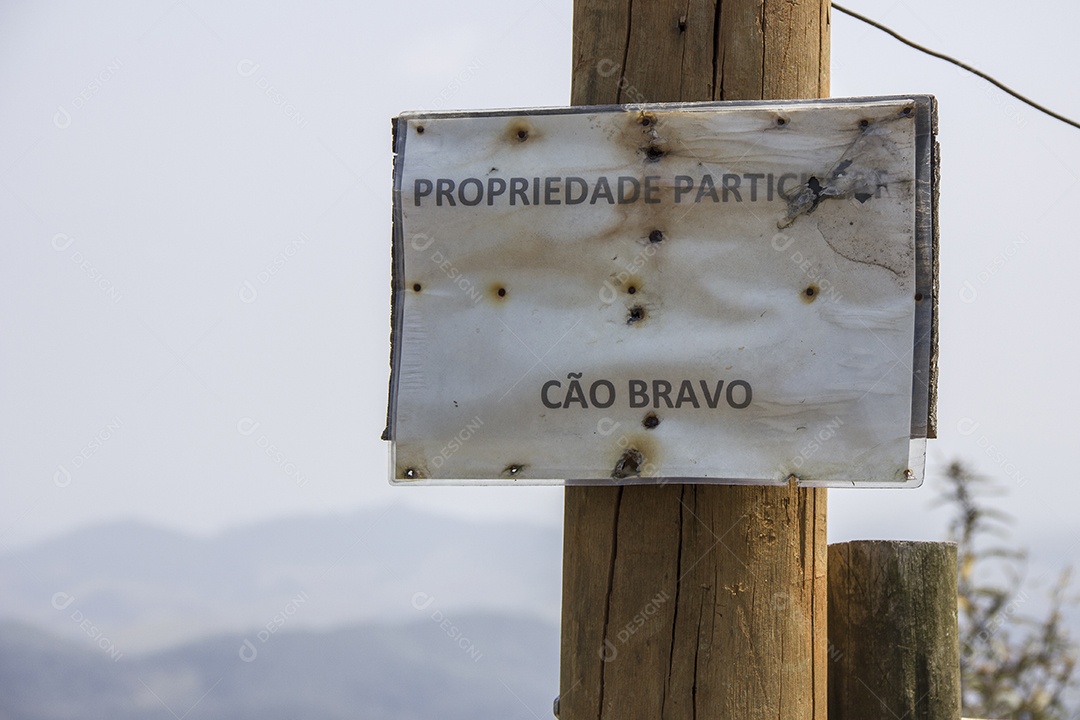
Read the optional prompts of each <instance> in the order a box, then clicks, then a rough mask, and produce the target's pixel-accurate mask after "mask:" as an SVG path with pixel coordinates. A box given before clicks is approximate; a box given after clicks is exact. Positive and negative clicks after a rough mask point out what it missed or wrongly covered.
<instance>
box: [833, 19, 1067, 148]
mask: <svg viewBox="0 0 1080 720" xmlns="http://www.w3.org/2000/svg"><path fill="white" fill-rule="evenodd" d="M832 6H833V7H834V8H836V9H837V10H839V11H840V12H842V13H844V14H845V15H850V16H851V17H853V18H855V19H856V20H861V21H862V22H864V23H866V24H867V25H869V26H870V27H874V28H877V29H878V30H880V31H881V32H883V33H886V34H887V35H892V36H893V37H894V38H896V39H897V40H899V41H900V42H902V43H904V44H905V45H907V46H908V47H913V48H915V49H916V50H918V51H919V52H924V53H926V54H927V55H930V56H932V57H936V58H938V59H939V60H944V61H945V62H949V63H952V64H953V65H955V66H956V67H958V68H962V69H964V70H967V71H968V72H969V73H971V74H972V75H977V76H978V77H981V78H982V79H983V80H985V81H987V82H988V83H990V84H992V85H994V86H996V87H997V88H999V89H1000V90H1003V91H1005V92H1007V93H1008V94H1010V95H1012V96H1013V97H1014V98H1016V99H1017V100H1019V101H1020V102H1022V103H1024V104H1025V105H1030V106H1031V107H1033V108H1035V109H1036V110H1038V111H1039V112H1043V113H1046V114H1047V115H1049V116H1050V117H1052V118H1054V119H1055V120H1060V121H1061V122H1063V123H1065V124H1066V125H1072V126H1073V127H1074V128H1077V129H1080V123H1078V122H1076V121H1075V120H1070V119H1069V118H1067V117H1065V116H1064V115H1059V114H1058V113H1056V112H1054V111H1053V110H1051V109H1050V108H1048V107H1044V106H1042V105H1040V104H1039V103H1037V102H1035V101H1034V100H1029V99H1028V98H1026V97H1024V96H1023V95H1021V94H1020V93H1018V92H1016V91H1015V90H1013V89H1012V88H1009V87H1007V86H1006V85H1004V84H1002V83H1000V82H998V81H997V80H995V79H994V78H992V77H990V76H989V75H987V74H986V73H984V72H982V71H981V70H978V69H976V68H973V67H971V66H970V65H968V64H967V63H964V62H961V61H959V60H957V59H956V58H952V57H949V56H948V55H945V54H944V53H939V52H937V51H936V50H931V49H930V48H928V47H923V46H922V45H920V44H918V43H916V42H913V41H911V40H908V39H907V38H906V37H904V36H902V35H900V34H899V33H897V32H896V31H895V30H892V29H890V28H887V27H885V26H884V25H882V24H881V23H879V22H875V21H873V20H871V19H870V18H868V17H866V16H865V15H860V14H859V13H857V12H854V11H852V10H848V9H847V8H846V7H843V6H841V5H837V4H836V3H833V4H832Z"/></svg>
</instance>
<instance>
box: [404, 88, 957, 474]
mask: <svg viewBox="0 0 1080 720" xmlns="http://www.w3.org/2000/svg"><path fill="white" fill-rule="evenodd" d="M934 124H935V120H934V103H933V99H932V98H929V97H928V96H906V97H888V98H865V99H855V100H839V99H838V100H824V101H790V102H763V103H708V104H655V105H647V106H636V107H622V106H620V107H603V108H588V107H584V108H573V109H565V110H554V109H552V110H533V111H520V110H517V111H497V112H485V113H412V114H405V115H402V116H401V117H399V118H397V119H396V120H395V149H396V152H397V158H396V161H395V193H394V200H395V216H394V253H393V254H394V278H393V333H392V358H391V365H392V378H391V388H390V403H389V413H388V416H389V418H388V427H387V432H386V435H385V436H386V438H387V439H389V440H391V442H392V445H391V447H392V461H391V465H392V467H391V475H392V480H393V481H395V482H401V483H419V484H432V483H465V482H482V483H504V484H530V483H551V482H586V483H645V482H661V481H662V480H664V479H667V478H677V479H679V480H680V481H684V482H685V481H700V482H741V483H771V484H783V483H787V482H789V478H794V480H793V481H797V482H800V483H801V484H804V485H845V486H850V485H868V486H877V487H882V486H911V485H917V484H918V483H919V482H920V477H921V470H922V462H923V461H922V457H921V451H922V444H923V442H924V441H925V438H926V437H932V436H933V430H934V428H933V406H934V397H935V378H934V372H933V371H934V368H935V367H936V365H935V355H936V331H935V328H936V324H935V322H934V299H935V290H936V285H935V283H934V269H935V260H936V238H935V237H934V225H933V220H932V218H933V206H934V200H935V195H934V184H933V182H932V178H933V170H934V169H935V163H936V161H935V159H934V158H935V145H934V132H935V130H934Z"/></svg>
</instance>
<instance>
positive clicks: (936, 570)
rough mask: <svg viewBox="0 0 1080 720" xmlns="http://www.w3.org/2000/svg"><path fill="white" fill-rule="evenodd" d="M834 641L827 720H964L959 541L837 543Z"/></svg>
mask: <svg viewBox="0 0 1080 720" xmlns="http://www.w3.org/2000/svg"><path fill="white" fill-rule="evenodd" d="M829 642H830V647H829V655H830V657H831V658H832V660H833V663H832V666H831V667H830V668H829V670H830V673H829V720H865V718H875V717H880V718H888V717H899V718H909V719H910V720H957V718H959V717H960V641H959V631H958V630H957V617H956V545H955V544H954V543H928V542H885V541H880V540H878V541H871V540H867V541H859V542H848V543H840V544H838V545H832V546H830V547H829Z"/></svg>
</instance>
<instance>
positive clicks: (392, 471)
mask: <svg viewBox="0 0 1080 720" xmlns="http://www.w3.org/2000/svg"><path fill="white" fill-rule="evenodd" d="M395 451H396V446H395V444H394V443H390V444H389V447H388V454H389V462H388V468H389V476H390V477H389V479H390V484H391V485H394V486H400V487H407V486H423V487H460V486H470V487H476V486H482V487H497V486H508V485H529V486H532V487H544V486H554V487H558V486H565V487H572V486H573V487H580V486H587V487H598V486H599V487H606V486H611V487H622V486H625V485H653V486H660V485H672V484H685V483H692V484H694V485H754V486H774V487H780V486H784V485H787V484H788V483H789V478H790V476H788V477H784V478H762V479H747V478H741V479H731V478H700V477H629V478H624V479H621V480H614V479H610V478H609V479H606V480H605V479H599V478H595V479H589V480H558V479H552V478H531V477H530V478H452V479H438V478H429V477H424V476H423V474H422V472H421V474H419V475H418V476H417V477H416V478H415V479H409V478H399V477H397V453H396V452H395ZM904 470H905V471H906V477H905V479H903V480H896V481H887V480H882V481H870V480H864V481H848V482H837V481H835V480H826V481H815V480H802V479H799V480H798V483H797V484H798V486H799V487H801V488H838V489H842V488H856V489H860V490H861V489H865V488H880V489H883V490H887V489H899V488H903V489H915V488H918V487H922V484H923V481H924V480H925V478H926V438H913V439H912V440H911V443H910V445H909V447H908V464H907V468H904ZM519 480H520V481H521V482H519ZM856 483H858V484H856Z"/></svg>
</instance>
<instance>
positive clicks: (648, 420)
mask: <svg viewBox="0 0 1080 720" xmlns="http://www.w3.org/2000/svg"><path fill="white" fill-rule="evenodd" d="M641 424H642V425H644V426H645V429H646V430H652V429H653V428H655V427H656V426H657V425H659V424H660V418H658V417H656V413H649V414H648V415H646V416H645V419H644V420H642V421H641Z"/></svg>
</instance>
